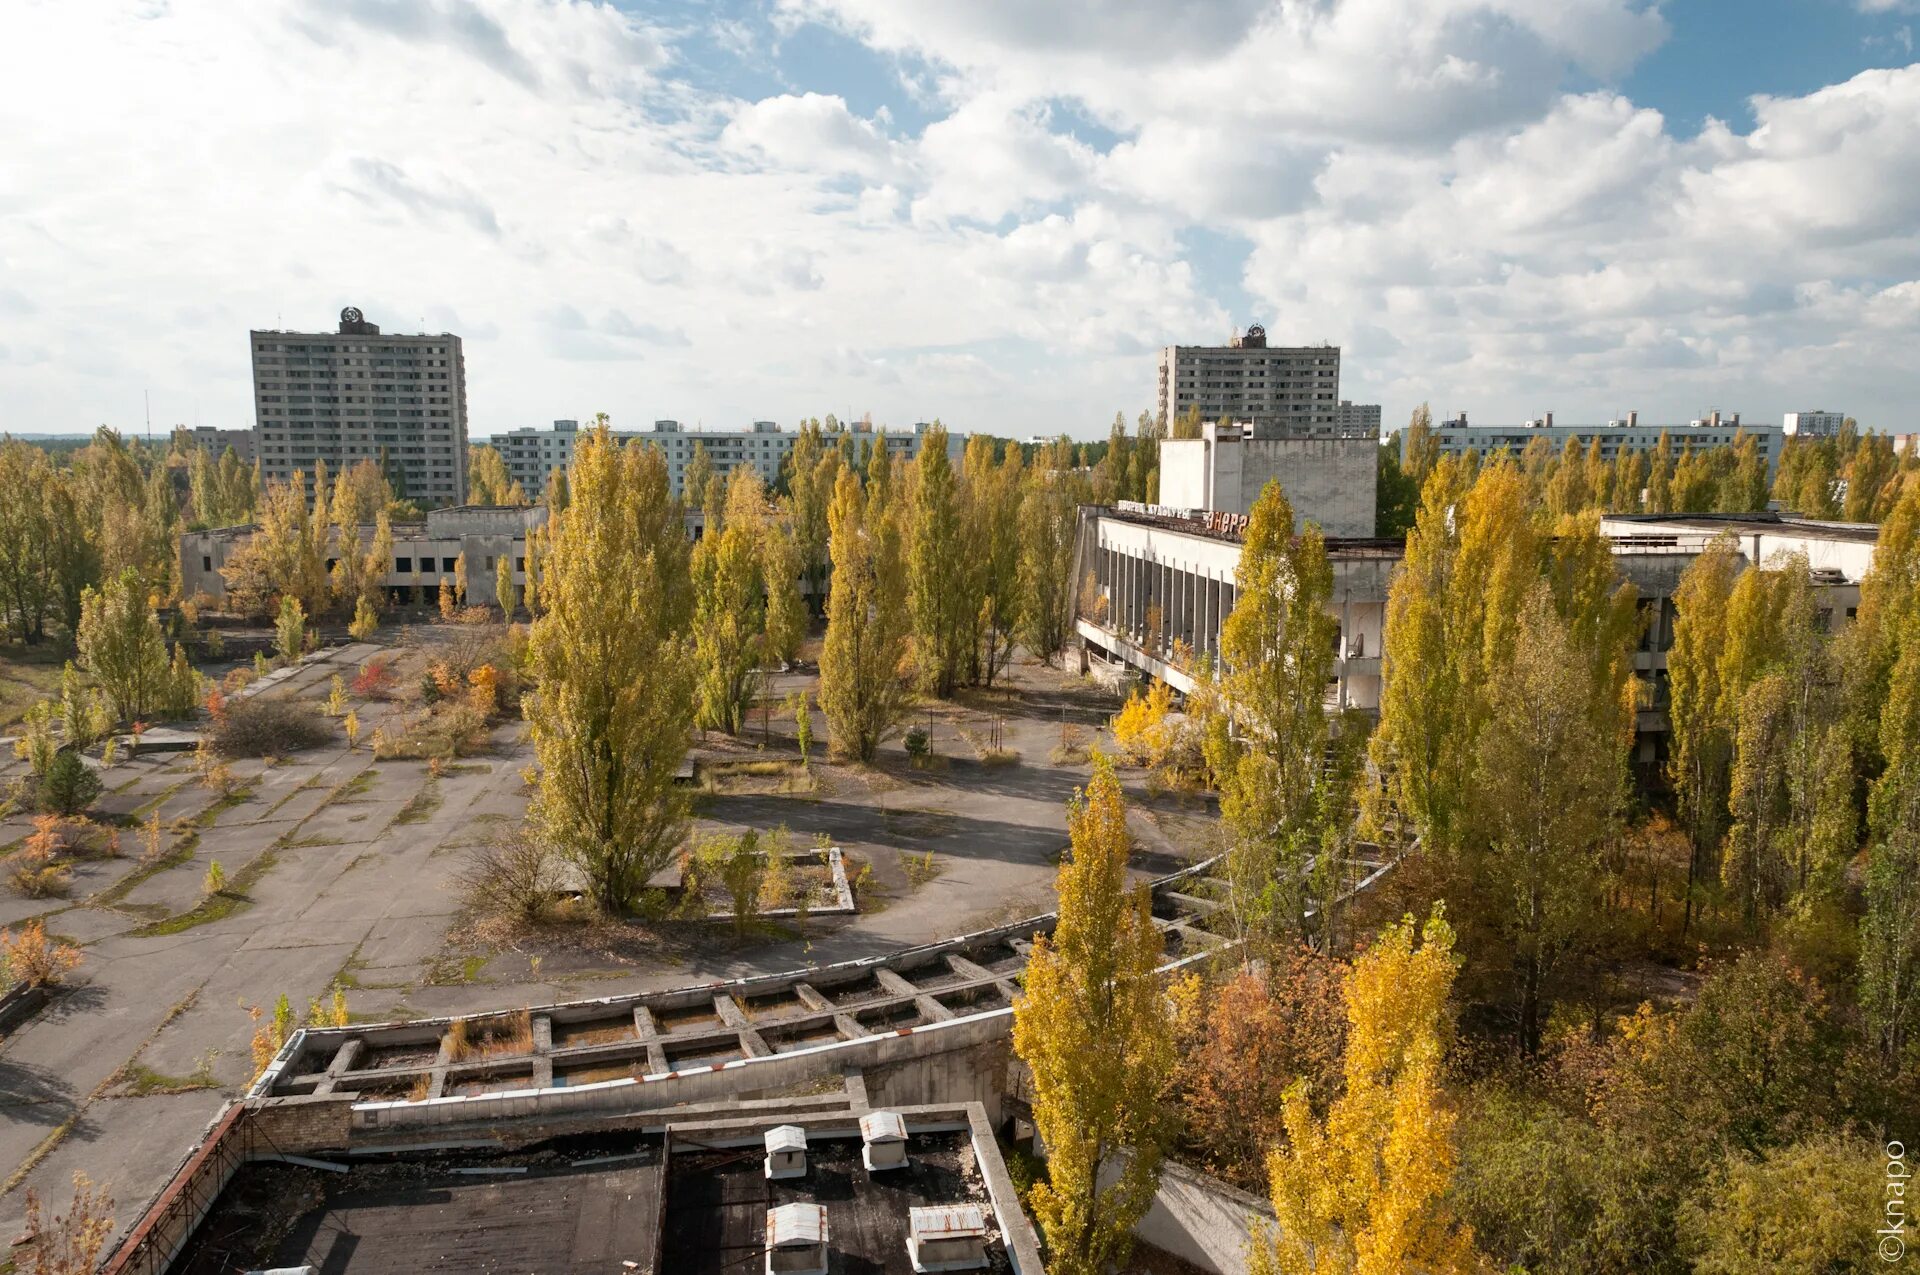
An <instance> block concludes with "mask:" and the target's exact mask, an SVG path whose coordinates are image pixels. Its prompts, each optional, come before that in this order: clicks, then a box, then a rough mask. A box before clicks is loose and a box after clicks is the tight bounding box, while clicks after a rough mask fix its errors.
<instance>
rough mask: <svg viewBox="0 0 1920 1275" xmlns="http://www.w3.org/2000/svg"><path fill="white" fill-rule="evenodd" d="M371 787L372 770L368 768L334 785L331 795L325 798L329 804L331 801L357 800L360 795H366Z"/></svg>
mask: <svg viewBox="0 0 1920 1275" xmlns="http://www.w3.org/2000/svg"><path fill="white" fill-rule="evenodd" d="M372 787H373V771H372V770H370V769H369V770H362V771H357V772H355V773H354V775H353V776H352V777H351V778H349V779H347V780H346V781H344V782H343V783H341V784H340V785H339V786H338V787H336V788H335V789H334V790H333V796H331V797H329V798H327V801H328V802H329V803H330V804H331V803H333V802H348V801H357V800H358V799H360V798H361V797H364V796H366V795H367V792H368V791H369V790H370V789H372Z"/></svg>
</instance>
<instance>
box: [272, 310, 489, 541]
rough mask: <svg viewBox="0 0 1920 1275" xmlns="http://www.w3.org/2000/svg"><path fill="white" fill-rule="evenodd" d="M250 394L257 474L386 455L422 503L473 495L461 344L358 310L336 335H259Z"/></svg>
mask: <svg viewBox="0 0 1920 1275" xmlns="http://www.w3.org/2000/svg"><path fill="white" fill-rule="evenodd" d="M248 337H249V344H250V345H251V346H252V352H253V397H254V412H255V419H256V422H257V434H258V436H257V440H256V441H257V445H258V449H259V458H260V473H261V476H262V477H263V478H268V479H272V478H279V479H283V480H284V479H290V478H292V477H293V474H294V471H295V470H299V471H302V472H304V473H307V474H309V475H311V473H312V472H313V467H314V465H315V463H316V462H318V461H322V460H324V461H326V463H327V468H328V469H329V470H332V471H334V472H336V473H337V472H339V471H340V470H342V469H345V468H348V467H350V466H352V465H353V464H355V463H357V462H359V461H362V460H374V461H377V460H380V459H381V457H382V456H383V455H384V456H385V457H386V462H387V472H388V476H389V477H391V478H392V479H393V480H394V485H395V486H396V487H404V489H405V494H406V495H407V496H408V497H410V498H411V499H413V500H416V501H418V502H420V504H422V505H426V506H435V505H457V504H459V503H460V502H461V501H462V500H464V499H465V498H466V494H467V376H466V361H465V357H464V355H463V354H462V353H461V348H460V338H459V337H457V336H455V335H453V334H452V333H450V332H442V333H440V334H438V335H436V336H428V335H425V334H420V335H416V336H402V335H399V334H392V333H389V334H383V333H382V332H381V331H380V327H379V325H378V324H374V323H368V322H367V321H366V319H365V317H364V316H363V315H362V314H361V313H360V311H359V310H358V309H356V308H354V307H353V306H348V307H347V308H346V309H344V310H342V311H341V312H340V328H339V331H337V332H282V331H272V330H266V329H255V330H254V331H252V332H250V333H249V334H248Z"/></svg>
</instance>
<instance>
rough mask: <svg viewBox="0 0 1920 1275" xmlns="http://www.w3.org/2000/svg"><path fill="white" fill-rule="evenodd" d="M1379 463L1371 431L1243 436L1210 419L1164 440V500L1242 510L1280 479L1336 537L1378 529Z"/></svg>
mask: <svg viewBox="0 0 1920 1275" xmlns="http://www.w3.org/2000/svg"><path fill="white" fill-rule="evenodd" d="M1378 465H1379V451H1378V444H1377V443H1376V442H1375V441H1374V440H1373V439H1369V438H1243V437H1240V436H1239V434H1238V432H1237V431H1233V430H1229V431H1226V432H1224V433H1223V432H1221V431H1220V430H1219V428H1218V427H1217V426H1213V425H1209V426H1206V427H1205V429H1204V430H1203V432H1202V436H1201V437H1200V438H1184V439H1167V440H1165V441H1163V442H1162V443H1161V444H1160V503H1161V504H1163V505H1171V506H1174V507H1176V508H1183V509H1217V510H1219V511H1221V512H1223V513H1235V514H1243V513H1247V512H1248V511H1249V510H1251V509H1252V508H1253V502H1254V501H1256V500H1258V499H1259V498H1260V492H1261V491H1262V489H1264V488H1265V487H1266V485H1267V483H1268V481H1270V480H1277V481H1278V482H1279V484H1280V486H1281V488H1282V490H1284V491H1285V492H1286V493H1287V499H1288V500H1289V501H1291V502H1292V504H1293V512H1294V515H1295V516H1296V517H1297V518H1299V519H1300V521H1301V522H1303V523H1305V522H1312V523H1317V524H1319V527H1320V530H1321V531H1322V532H1323V533H1325V534H1326V535H1327V536H1329V537H1365V536H1371V535H1373V532H1374V507H1375V503H1376V490H1375V483H1376V481H1377V472H1376V471H1377V469H1378Z"/></svg>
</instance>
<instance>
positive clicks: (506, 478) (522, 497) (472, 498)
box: [467, 447, 528, 505]
mask: <svg viewBox="0 0 1920 1275" xmlns="http://www.w3.org/2000/svg"><path fill="white" fill-rule="evenodd" d="M467 503H468V504H470V505H525V504H527V503H528V501H527V494H526V492H525V491H523V490H522V489H521V487H520V484H519V483H517V482H515V481H514V480H513V477H512V475H510V474H509V473H508V472H507V462H506V458H505V457H503V456H501V455H500V453H499V452H498V451H496V450H494V449H493V448H492V447H469V448H467Z"/></svg>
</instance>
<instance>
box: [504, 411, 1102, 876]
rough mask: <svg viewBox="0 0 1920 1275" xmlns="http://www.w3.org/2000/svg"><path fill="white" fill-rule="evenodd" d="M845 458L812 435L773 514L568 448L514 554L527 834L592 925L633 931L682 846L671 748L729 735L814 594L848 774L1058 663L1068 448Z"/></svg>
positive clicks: (713, 480) (599, 434) (979, 444)
mask: <svg viewBox="0 0 1920 1275" xmlns="http://www.w3.org/2000/svg"><path fill="white" fill-rule="evenodd" d="M852 453H853V442H852V436H851V435H850V434H847V433H842V434H840V435H839V437H838V438H837V439H836V438H833V436H832V435H830V434H828V433H827V431H825V430H824V429H823V428H820V427H818V426H816V425H814V424H813V423H811V422H809V423H808V424H806V425H804V426H803V427H802V429H801V431H800V434H799V437H798V438H796V439H795V440H794V446H793V449H792V451H791V453H790V455H789V457H788V459H787V462H786V465H785V467H784V470H783V473H782V481H781V483H780V484H779V486H782V487H784V488H785V491H784V493H781V492H779V491H778V489H777V488H776V489H774V490H769V489H768V487H767V486H766V485H764V484H763V483H762V482H761V480H760V478H759V476H758V475H757V473H756V472H755V471H754V470H753V468H752V467H751V466H741V467H738V468H736V469H735V470H734V471H733V472H732V473H731V474H728V475H721V474H717V473H705V474H703V473H700V472H698V468H697V466H690V467H689V469H688V472H687V475H686V477H685V481H684V488H685V495H684V496H683V497H675V496H674V495H673V494H672V492H671V490H670V482H669V475H668V470H667V464H666V460H665V457H664V456H663V455H662V453H661V452H660V451H659V450H658V449H656V448H654V447H651V446H647V445H644V444H642V445H634V444H627V445H622V444H621V443H620V442H618V441H617V440H615V439H614V438H613V437H612V435H611V433H610V431H609V430H608V429H607V427H606V425H605V422H604V420H602V421H601V422H600V423H599V424H598V425H597V426H596V427H595V429H594V430H593V431H591V432H589V433H586V434H584V435H583V436H582V438H581V441H580V448H579V451H578V453H577V454H576V456H575V459H574V463H573V466H572V468H571V470H570V472H569V475H568V479H567V482H568V501H567V504H566V505H565V507H564V508H555V507H550V508H549V518H548V522H547V525H546V527H545V528H544V529H543V530H541V531H540V532H539V533H538V535H537V536H536V537H534V538H533V539H532V541H531V542H530V544H529V554H528V559H529V569H528V574H529V577H530V580H529V589H528V593H527V603H528V606H529V608H530V609H531V610H532V612H533V616H534V621H533V627H532V646H531V650H532V657H533V658H532V665H533V673H534V680H535V682H536V684H537V689H536V690H535V691H534V692H533V693H532V694H531V695H530V696H528V697H527V700H526V704H527V716H528V720H529V721H530V722H531V723H532V726H533V739H534V744H535V749H536V752H537V754H538V756H539V761H540V767H539V768H540V787H539V796H538V798H537V801H536V812H537V815H538V821H539V824H540V827H541V829H542V832H543V835H544V836H546V837H547V839H548V840H549V843H550V844H552V845H553V846H554V847H555V848H557V849H559V850H561V851H562V852H563V853H565V854H567V855H568V856H569V857H570V858H572V859H573V860H574V861H575V862H576V863H577V864H578V866H579V867H580V868H581V870H582V871H583V872H584V873H585V874H586V876H587V878H588V880H589V881H590V882H592V888H593V893H594V895H595V897H596V899H597V900H598V902H599V903H600V904H601V905H603V906H604V907H606V908H608V909H609V910H613V911H625V910H628V909H631V908H632V907H633V906H634V905H635V904H636V902H637V901H638V899H639V895H640V891H641V889H642V888H643V887H644V885H645V883H646V880H647V878H648V877H650V876H651V875H652V874H653V873H654V872H655V871H657V870H658V868H659V867H660V866H661V864H662V863H664V862H665V859H666V856H667V855H668V854H669V853H670V852H671V850H672V849H673V847H674V846H675V845H677V844H678V842H679V840H680V837H681V834H682V832H683V831H684V827H685V816H686V807H685V802H684V798H683V797H682V795H681V794H680V792H679V790H678V789H676V788H675V787H674V785H673V784H672V782H671V780H672V774H673V771H674V769H675V768H676V767H677V766H678V765H679V763H680V759H681V758H682V757H683V756H684V755H685V752H686V749H687V746H688V742H689V732H690V731H691V730H693V729H695V728H696V727H698V728H702V729H716V730H725V731H732V732H738V731H740V730H741V729H743V728H744V726H745V724H746V718H747V712H748V710H749V708H750V707H751V706H752V704H753V703H754V702H755V700H756V698H757V697H758V695H759V693H760V681H761V676H762V671H763V670H764V669H766V668H768V667H770V666H772V665H776V664H779V663H781V662H783V661H788V660H791V659H792V658H793V657H794V656H795V654H796V652H797V651H798V648H799V645H800V642H801V640H802V639H803V637H804V635H805V632H806V628H807V623H808V617H807V610H806V598H807V596H808V595H809V594H811V596H812V597H813V598H814V599H815V600H816V602H818V601H819V600H820V598H821V592H822V590H823V589H824V612H825V620H826V625H825V634H824V637H823V639H822V645H821V654H820V692H819V694H820V707H821V709H822V711H823V713H824V716H825V719H826V724H827V738H828V744H829V746H830V747H831V748H832V750H833V751H834V753H835V754H836V755H839V756H842V757H846V758H850V759H854V760H858V761H871V760H872V759H873V758H874V756H875V754H876V753H877V751H878V749H879V747H880V745H881V744H882V742H883V741H884V740H886V739H887V738H888V737H889V736H890V735H891V734H892V732H894V731H895V730H897V729H898V728H899V725H900V723H901V720H902V718H903V717H904V715H905V713H906V712H907V711H908V708H909V705H910V704H911V702H912V696H913V694H915V693H916V692H919V693H925V694H929V695H935V696H951V695H954V694H956V693H958V692H959V691H960V690H961V689H963V688H965V687H971V686H991V685H992V684H993V683H994V682H995V681H996V679H999V678H1000V677H1002V676H1003V675H1004V674H1005V672H1006V669H1007V666H1008V663H1009V661H1010V660H1011V658H1012V652H1013V648H1014V646H1015V645H1016V644H1018V645H1021V646H1023V647H1025V649H1026V650H1027V651H1028V652H1029V653H1031V654H1032V655H1033V656H1034V657H1036V658H1039V659H1043V660H1047V661H1052V660H1054V659H1056V658H1057V657H1058V655H1059V653H1060V652H1061V650H1062V649H1064V647H1065V645H1066V642H1067V640H1068V637H1069V634H1070V624H1071V606H1070V603H1071V598H1072V593H1071V587H1070V585H1071V581H1070V578H1069V577H1070V575H1071V570H1072V557H1073V549H1074V539H1075V536H1076V533H1077V527H1078V506H1079V505H1080V504H1081V503H1082V502H1083V501H1084V500H1085V499H1086V498H1087V493H1088V490H1089V483H1088V480H1087V478H1086V476H1085V475H1084V474H1082V473H1080V472H1079V471H1078V470H1077V468H1076V467H1075V466H1074V465H1073V464H1072V460H1073V456H1072V447H1071V445H1070V444H1067V443H1066V442H1064V440H1063V441H1061V442H1060V443H1057V444H1054V445H1051V446H1049V447H1047V448H1042V449H1038V452H1037V455H1036V458H1035V460H1034V462H1033V463H1031V464H1029V463H1028V462H1027V460H1026V457H1025V455H1024V452H1023V449H1021V448H1019V447H1016V446H1012V445H1003V444H999V443H997V442H996V441H995V440H993V439H991V438H987V437H984V436H976V437H974V438H972V439H970V440H969V441H968V444H967V446H966V448H965V449H964V451H963V453H962V456H961V458H960V461H959V463H957V464H956V463H955V462H954V459H953V458H952V456H951V455H950V454H949V450H948V442H947V433H946V431H945V429H944V428H942V427H940V426H939V425H938V424H937V423H936V424H935V425H934V426H933V427H932V428H930V429H928V430H926V431H925V433H924V434H923V435H922V436H921V438H920V448H919V454H918V456H917V457H916V458H914V459H912V460H908V459H907V458H906V457H905V455H904V454H903V453H902V452H900V451H898V450H896V449H892V448H889V447H888V446H886V442H885V435H884V434H879V435H875V436H874V441H873V443H872V445H871V446H870V447H869V448H868V449H867V453H866V455H865V457H864V462H865V463H864V466H861V465H857V464H856V463H854V460H855V457H854V456H853V455H852ZM696 500H697V501H698V502H699V503H700V505H701V506H702V509H703V514H702V518H701V524H702V530H701V534H700V536H699V538H698V539H697V540H696V541H693V542H691V543H690V542H689V540H688V537H687V535H686V532H685V525H686V510H687V508H688V506H689V505H690V504H691V503H693V502H694V501H696ZM798 711H800V712H808V711H810V709H809V707H808V706H807V705H805V704H802V705H800V706H799V709H798Z"/></svg>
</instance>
